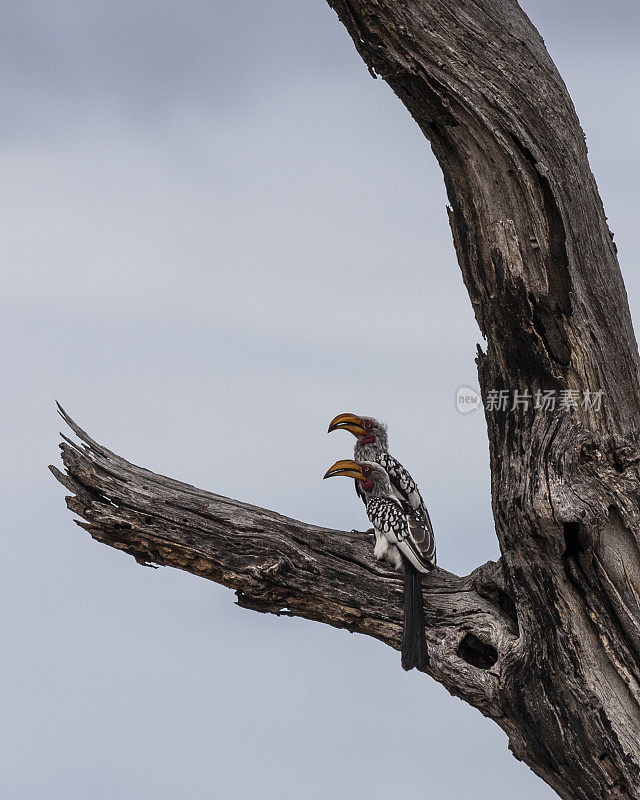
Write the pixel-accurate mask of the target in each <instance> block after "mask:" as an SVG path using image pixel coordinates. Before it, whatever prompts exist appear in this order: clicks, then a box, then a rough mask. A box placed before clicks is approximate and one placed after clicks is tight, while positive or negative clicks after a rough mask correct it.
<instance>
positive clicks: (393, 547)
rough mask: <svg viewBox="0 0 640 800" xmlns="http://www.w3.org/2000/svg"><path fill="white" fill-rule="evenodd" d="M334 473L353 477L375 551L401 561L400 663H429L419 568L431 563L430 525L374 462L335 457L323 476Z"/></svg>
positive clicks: (422, 569)
mask: <svg viewBox="0 0 640 800" xmlns="http://www.w3.org/2000/svg"><path fill="white" fill-rule="evenodd" d="M336 475H344V476H345V477H349V478H354V479H355V481H356V484H357V485H358V486H359V493H360V492H361V493H362V497H363V499H364V501H365V505H366V509H367V516H368V517H369V520H370V522H371V524H372V525H373V530H374V533H375V537H376V545H375V548H374V551H373V553H374V555H375V557H376V558H377V559H379V560H385V561H387V562H389V563H390V564H391V565H392V566H394V567H395V568H396V569H400V567H401V566H402V564H403V563H404V631H403V636H402V647H401V657H402V667H403V669H406V670H409V669H413V668H414V667H416V668H417V669H419V670H422V671H424V670H425V669H426V667H427V666H428V663H429V654H428V651H427V641H426V637H425V631H424V628H425V621H424V609H423V606H422V587H421V583H420V573H421V572H428V571H429V570H431V569H433V568H434V566H435V563H434V561H433V560H432V558H431V557H432V552H431V551H432V547H431V545H432V542H433V534H432V532H431V528H430V527H429V529H426V528H425V526H424V520H423V519H422V518H421V517H420V516H418V515H417V514H416V513H415V512H414V511H413V510H412V509H411V507H410V506H409V505H408V504H407V503H403V502H402V501H401V500H400V499H398V497H397V496H396V492H395V491H394V488H393V487H392V485H391V481H390V479H389V475H388V474H387V472H386V470H385V469H384V467H382V466H381V465H380V464H376V463H375V462H373V461H363V462H358V461H353V460H352V459H347V460H343V461H336V463H335V464H334V465H333V466H332V467H330V468H329V469H328V470H327V472H326V473H325V475H324V477H325V478H331V477H333V476H336ZM425 546H426V547H425Z"/></svg>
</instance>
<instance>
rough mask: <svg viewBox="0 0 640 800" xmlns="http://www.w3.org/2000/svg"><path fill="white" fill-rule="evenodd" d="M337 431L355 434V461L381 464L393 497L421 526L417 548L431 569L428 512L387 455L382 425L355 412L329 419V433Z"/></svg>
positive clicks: (433, 549) (415, 487) (406, 475)
mask: <svg viewBox="0 0 640 800" xmlns="http://www.w3.org/2000/svg"><path fill="white" fill-rule="evenodd" d="M337 430H345V431H349V433H352V434H353V435H354V436H355V437H356V443H355V446H354V448H353V457H354V458H355V460H356V461H358V462H364V461H373V462H374V463H375V464H380V466H381V467H384V469H385V470H386V472H387V474H388V476H389V480H390V481H391V486H392V487H393V489H394V492H395V494H396V497H397V498H398V500H399V501H400V502H401V503H402V504H403V506H408V507H409V508H410V509H411V511H412V512H413V513H414V514H415V516H416V518H417V520H418V522H419V524H420V525H421V527H422V539H421V543H420V547H421V552H422V554H423V558H424V560H425V561H426V562H427V563H428V564H429V565H430V566H431V568H433V567H435V566H436V540H435V536H434V535H433V527H432V525H431V520H430V518H429V512H428V511H427V508H426V506H425V504H424V500H423V499H422V496H421V494H420V490H419V489H418V485H417V483H416V482H415V481H414V480H413V478H412V477H411V475H410V474H409V472H408V471H407V470H406V469H405V468H404V467H403V466H402V464H401V463H400V462H399V461H396V459H395V458H394V457H393V456H392V455H390V454H389V443H388V439H387V428H386V426H385V425H383V424H382V423H381V422H378V421H377V420H375V419H373V418H372V417H360V416H358V415H357V414H338V416H337V417H334V418H333V419H332V420H331V424H330V425H329V433H331V431H337ZM355 484H356V492H357V494H358V496H360V497H362V499H363V501H364V502H365V503H366V498H365V497H364V496H363V495H362V490H361V488H360V485H361V484H360V482H359V481H356V482H355Z"/></svg>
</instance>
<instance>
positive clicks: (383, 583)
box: [51, 409, 516, 717]
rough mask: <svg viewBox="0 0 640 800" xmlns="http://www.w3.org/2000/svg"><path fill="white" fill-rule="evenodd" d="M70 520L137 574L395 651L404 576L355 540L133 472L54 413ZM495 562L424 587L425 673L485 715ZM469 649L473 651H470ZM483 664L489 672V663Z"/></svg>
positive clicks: (506, 639) (492, 666)
mask: <svg viewBox="0 0 640 800" xmlns="http://www.w3.org/2000/svg"><path fill="white" fill-rule="evenodd" d="M61 414H62V416H63V417H64V419H65V421H66V422H67V424H68V425H69V426H70V427H71V429H72V430H73V432H74V433H75V434H76V436H77V438H78V440H79V442H74V441H72V440H71V439H69V438H67V437H63V439H64V441H63V443H62V444H61V450H62V461H63V464H64V467H65V472H64V473H63V472H61V471H60V470H58V469H57V468H55V467H51V470H52V472H53V474H54V475H55V476H56V478H57V479H58V480H59V481H60V482H61V483H62V484H64V486H66V487H67V488H68V489H69V490H70V491H71V492H72V493H73V494H72V495H70V496H69V497H67V505H68V507H69V509H70V510H71V511H73V512H74V513H76V514H77V515H78V516H79V517H81V518H82V521H80V522H79V523H78V524H80V525H81V526H82V527H83V528H85V530H87V531H88V532H89V533H90V534H91V536H93V538H94V539H96V540H97V541H99V542H103V543H104V544H108V545H110V546H111V547H115V548H118V549H119V550H123V551H124V552H126V553H129V554H130V555H132V556H133V557H134V558H135V559H136V560H137V561H138V562H139V563H141V564H146V565H162V566H171V567H176V568H178V569H183V570H186V571H187V572H191V573H193V574H195V575H199V576H201V577H203V578H208V579H209V580H213V581H216V582H217V583H221V584H223V585H224V586H228V587H230V588H232V589H235V590H236V593H237V597H238V604H239V605H241V606H243V607H245V608H250V609H252V610H254V611H262V612H268V613H273V614H283V613H284V614H288V615H295V616H300V617H305V618H307V619H312V620H317V621H319V622H325V623H327V624H329V625H333V626H335V627H337V628H346V629H347V630H349V631H355V632H358V633H364V634H367V635H369V636H373V637H375V638H376V639H379V640H380V641H382V642H384V643H385V644H388V645H390V646H391V647H394V648H395V649H396V650H398V649H399V648H400V641H401V636H402V619H403V617H402V614H403V612H402V609H403V601H402V578H401V576H399V575H398V573H397V572H394V571H393V570H391V569H388V568H386V567H385V566H384V565H383V564H381V563H380V562H378V561H376V560H375V559H374V557H373V546H372V543H371V541H370V538H369V537H368V536H367V535H366V534H363V533H354V532H347V531H335V530H329V529H327V528H319V527H317V526H313V525H307V524H305V523H303V522H298V521H297V520H294V519H289V518H287V517H283V516H281V515H280V514H276V513H275V512H273V511H268V510H266V509H263V508H257V507H256V506H251V505H248V504H247V503H241V502H239V501H237V500H231V499H230V498H228V497H221V496H220V495H216V494H212V493H211V492H205V491H202V490H199V489H196V488H194V487H193V486H188V485H187V484H184V483H180V482H178V481H175V480H172V479H170V478H166V477H164V476H162V475H156V474H154V473H152V472H149V471H148V470H145V469H142V468H141V467H137V466H135V465H134V464H131V463H129V462H128V461H125V459H123V458H121V457H120V456H117V455H116V454H115V453H112V452H111V451H110V450H107V449H106V448H105V447H103V446H102V445H100V444H98V443H97V442H95V441H94V440H93V439H91V438H90V437H89V436H88V435H87V434H86V433H85V432H84V431H83V430H82V429H81V428H79V427H78V426H77V425H76V423H75V422H74V421H73V420H72V419H70V418H69V417H68V416H67V415H66V414H65V413H64V411H62V409H61ZM501 580H502V579H501V577H500V565H499V564H494V563H493V562H490V563H489V564H487V565H485V566H484V567H482V568H481V569H480V570H476V571H475V572H474V573H473V574H472V575H470V576H468V577H466V578H459V577H457V576H456V575H452V574H451V573H449V572H446V571H445V570H441V569H438V570H436V571H435V572H433V573H431V574H430V575H428V576H427V577H426V578H425V579H424V599H425V615H426V619H427V622H428V626H429V630H428V634H427V639H428V643H429V648H430V655H431V665H430V668H429V672H430V674H431V675H432V676H433V677H434V678H436V680H438V681H440V682H441V683H443V684H444V685H445V686H446V687H447V689H449V691H450V692H452V693H453V694H456V695H458V696H460V697H463V698H464V699H465V700H466V701H467V702H469V703H471V704H472V705H474V706H476V707H477V708H479V709H480V710H481V711H482V712H483V713H485V714H487V715H489V716H493V717H499V716H500V715H501V712H500V709H499V704H498V703H497V702H496V700H497V697H498V694H499V693H498V686H499V683H500V680H501V668H502V658H503V657H504V656H506V655H507V654H508V653H509V650H510V648H511V647H512V645H513V644H514V642H515V640H516V635H515V633H516V627H515V621H514V619H513V616H512V611H510V610H509V609H507V610H505V608H504V604H502V605H501V603H500V602H499V598H498V600H497V599H496V598H497V597H498V594H497V593H499V592H500V591H502V592H504V588H501V587H500V585H499V584H500V582H501ZM470 643H471V644H470ZM489 662H490V663H489Z"/></svg>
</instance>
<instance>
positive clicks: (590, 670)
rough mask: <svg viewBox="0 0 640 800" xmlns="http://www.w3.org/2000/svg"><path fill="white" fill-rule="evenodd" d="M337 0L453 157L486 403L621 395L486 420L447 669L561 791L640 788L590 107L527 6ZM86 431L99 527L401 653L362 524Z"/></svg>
mask: <svg viewBox="0 0 640 800" xmlns="http://www.w3.org/2000/svg"><path fill="white" fill-rule="evenodd" d="M329 3H330V5H331V6H332V7H333V8H335V10H336V11H337V13H338V16H339V18H340V19H341V20H342V22H343V23H344V24H345V26H346V27H347V29H348V31H349V33H350V34H351V36H352V38H353V40H354V43H355V45H356V47H357V48H358V51H359V52H360V54H361V55H362V57H363V59H364V60H365V62H366V63H367V65H368V66H369V68H370V70H371V71H372V72H374V73H377V74H378V75H380V76H382V77H383V78H384V79H385V80H386V81H387V82H388V83H389V84H390V85H391V87H392V88H393V90H394V91H395V92H396V94H397V95H398V97H399V98H400V99H401V100H402V102H403V103H404V104H405V105H406V107H407V108H408V110H409V111H410V112H411V114H412V115H413V117H414V119H415V120H416V121H417V123H418V125H419V126H420V128H421V129H422V130H423V132H424V133H425V135H426V136H427V137H428V139H429V140H430V141H431V144H432V147H433V150H434V153H435V155H436V157H437V159H438V161H439V163H440V165H441V167H442V170H443V173H444V177H445V182H446V186H447V191H448V196H449V200H450V203H451V208H450V210H449V216H450V223H451V228H452V231H453V238H454V242H455V246H456V251H457V255H458V260H459V263H460V266H461V269H462V273H463V278H464V281H465V284H466V287H467V289H468V292H469V295H470V297H471V301H472V303H473V307H474V310H475V314H476V318H477V321H478V324H479V326H480V328H481V330H482V333H483V335H484V336H485V337H486V347H485V351H484V352H482V351H480V352H479V354H478V368H479V378H480V385H481V387H482V391H483V395H484V397H485V400H486V399H487V395H488V393H489V392H490V391H491V390H501V389H508V390H510V391H511V392H513V391H514V390H518V391H520V392H524V391H527V392H529V393H531V394H534V393H535V392H536V391H537V390H555V391H556V392H562V391H575V392H578V393H579V394H580V395H582V393H584V392H597V391H599V390H602V391H603V406H602V409H601V411H599V412H597V411H595V410H593V409H588V408H587V409H584V408H582V407H580V406H578V407H577V408H576V409H574V410H573V411H572V412H571V413H569V412H560V411H556V412H550V411H546V410H541V409H536V408H535V407H534V404H533V403H530V404H529V407H528V408H524V407H523V406H520V407H518V408H517V409H516V410H515V411H511V410H508V411H487V414H486V418H487V427H488V435H489V443H490V459H491V473H492V502H493V511H494V517H495V522H496V530H497V535H498V539H499V543H500V548H501V552H502V558H501V561H500V563H499V564H497V565H485V567H482V568H480V569H479V570H477V571H476V572H475V573H473V574H472V575H471V576H469V577H468V578H456V577H455V576H452V575H450V574H449V573H445V572H443V571H441V570H438V571H437V572H436V573H435V574H434V575H433V576H432V577H429V578H427V579H426V580H425V587H424V588H425V605H426V609H427V625H428V639H429V645H430V650H431V654H432V661H433V663H432V667H431V674H432V675H433V677H434V678H436V680H439V681H441V682H442V683H443V684H444V685H445V686H446V687H447V688H448V689H449V690H450V691H452V692H453V693H455V694H458V695H459V696H461V697H463V698H464V699H465V700H467V701H468V702H469V703H471V704H472V705H475V706H476V707H478V708H479V709H480V710H481V711H482V712H483V713H484V714H486V715H487V716H490V717H491V718H493V719H495V721H496V722H497V723H498V724H499V725H500V726H501V727H502V728H503V729H504V730H505V731H506V732H507V734H508V735H509V739H510V747H511V749H512V750H513V752H514V754H515V755H516V757H517V758H520V759H522V760H523V761H525V762H526V763H527V764H529V766H530V767H531V768H532V769H533V770H534V771H535V772H536V773H537V774H538V775H540V776H541V777H542V778H543V779H544V780H545V781H547V783H549V784H550V785H551V786H552V787H553V788H554V789H555V790H556V791H557V792H558V794H559V795H560V796H562V797H564V798H571V799H572V800H574V799H575V798H581V799H582V800H595V798H640V539H639V536H638V530H639V522H640V511H639V508H640V506H639V502H640V491H639V489H640V484H639V474H638V469H639V465H640V449H639V448H638V437H637V432H638V431H637V429H638V422H637V421H638V419H639V415H638V412H639V411H640V382H639V370H638V365H639V363H638V353H637V347H636V343H635V339H634V335H633V331H632V327H631V321H630V315H629V310H628V305H627V299H626V295H625V291H624V285H623V282H622V278H621V275H620V271H619V268H618V264H617V259H616V250H615V246H614V244H613V241H612V236H611V233H610V231H609V229H608V226H607V223H606V217H605V215H604V211H603V209H602V204H601V201H600V198H599V195H598V191H597V187H596V185H595V182H594V179H593V176H592V174H591V171H590V169H589V165H588V161H587V153H586V147H585V143H584V135H583V133H582V130H581V128H580V125H579V122H578V120H577V117H576V114H575V111H574V108H573V105H572V102H571V99H570V97H569V95H568V93H567V90H566V88H565V86H564V84H563V82H562V80H561V78H560V76H559V75H558V73H557V71H556V69H555V67H554V65H553V63H552V61H551V59H550V58H549V55H548V54H547V52H546V50H545V47H544V43H543V41H542V39H541V38H540V36H539V35H538V33H537V31H536V30H535V28H534V27H533V25H532V24H531V23H530V21H529V20H528V19H527V17H526V16H525V14H524V13H523V12H522V10H521V9H520V8H519V6H518V5H517V3H516V2H515V0H405V1H404V2H402V3H400V2H398V0H329ZM68 421H69V420H68ZM69 422H70V421H69ZM70 424H71V425H72V427H74V429H75V430H76V433H77V434H78V435H79V436H80V438H81V439H83V440H84V441H85V442H86V443H87V444H88V448H85V449H77V448H75V447H72V446H71V445H70V444H66V445H63V458H64V462H65V466H66V468H67V473H68V474H67V476H63V475H61V474H60V473H57V475H58V477H59V479H60V480H61V481H62V482H64V483H65V485H67V486H68V487H69V488H70V489H71V490H72V491H73V492H74V494H75V497H74V498H71V499H70V500H69V501H68V502H69V506H70V508H71V509H72V510H74V511H76V512H77V513H78V514H79V515H80V516H82V517H84V519H85V520H87V523H88V524H87V525H86V527H87V528H88V530H89V531H90V533H91V534H92V536H94V537H95V538H97V539H100V540H101V541H104V542H106V543H108V544H111V545H113V546H116V547H121V548H122V549H125V550H127V551H129V552H131V553H132V554H133V555H135V556H136V557H137V558H138V559H139V560H151V561H154V562H156V563H162V564H172V565H174V566H179V567H181V568H184V569H189V570H190V571H193V572H196V573H197V574H202V575H205V576H206V577H209V578H212V579H213V580H216V581H219V582H221V583H224V584H225V585H228V586H233V587H234V588H236V589H238V590H239V592H240V594H239V597H240V602H241V603H242V604H243V605H246V606H248V607H251V608H256V609H257V610H263V611H276V612H279V611H281V610H282V609H283V608H285V607H286V608H287V609H288V610H289V613H293V614H299V615H301V616H305V617H308V618H310V619H316V620H320V621H324V622H328V623H329V624H332V625H337V626H340V627H347V628H349V629H351V630H358V631H360V632H362V633H367V634H369V635H373V636H376V637H377V638H379V639H381V640H382V641H385V642H387V643H388V644H391V645H392V646H394V647H398V644H399V635H400V633H399V626H400V621H401V620H400V608H401V604H400V602H399V592H400V583H399V581H398V579H397V578H396V577H395V576H393V575H392V574H389V573H388V572H386V571H385V569H384V568H383V567H381V566H380V565H378V564H375V563H374V562H373V561H372V559H371V556H370V549H371V548H370V546H369V545H368V544H367V543H366V542H364V541H363V539H362V537H359V536H357V535H352V534H347V533H340V532H337V531H326V530H320V529H317V528H313V527H310V526H306V525H303V524H302V523H297V522H294V521H292V520H287V519H284V518H282V517H279V516H277V515H275V514H273V513H272V512H266V511H262V510H260V509H255V508H252V507H249V506H245V505H243V504H239V503H235V502H234V501H230V500H226V499H225V498H220V497H217V496H216V495H209V494H206V493H203V492H197V491H196V490H194V489H192V488H190V487H186V486H184V485H183V484H179V483H176V482H175V481H170V480H169V479H166V478H160V477H159V476H154V475H152V474H151V473H149V472H146V471H144V470H140V469H139V468H136V467H133V466H132V465H130V464H128V463H127V462H125V461H123V460H122V459H120V458H118V457H117V456H114V455H113V454H111V453H109V452H108V451H106V450H105V449H104V448H102V447H100V446H98V445H97V444H95V443H94V442H91V440H89V439H88V437H87V436H86V434H84V433H82V432H81V431H80V430H79V429H77V428H75V426H74V425H73V423H71V422H70ZM327 554H328V555H327ZM396 601H397V602H396Z"/></svg>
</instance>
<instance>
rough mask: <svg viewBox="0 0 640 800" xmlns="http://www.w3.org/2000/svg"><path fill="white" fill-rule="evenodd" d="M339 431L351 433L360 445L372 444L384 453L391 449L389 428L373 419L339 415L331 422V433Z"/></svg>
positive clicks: (354, 415)
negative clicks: (388, 436) (388, 434)
mask: <svg viewBox="0 0 640 800" xmlns="http://www.w3.org/2000/svg"><path fill="white" fill-rule="evenodd" d="M337 430H345V431H349V433H352V434H353V435H354V436H355V437H356V438H357V440H358V444H361V445H364V444H371V445H373V446H374V447H375V448H377V449H379V450H384V452H387V451H388V449H389V440H388V438H387V426H386V425H385V424H384V423H382V422H378V420H377V419H374V418H373V417H360V416H358V415H357V414H338V416H337V417H334V418H333V419H332V420H331V423H330V425H329V433H331V431H337Z"/></svg>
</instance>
